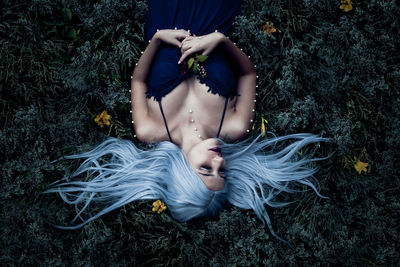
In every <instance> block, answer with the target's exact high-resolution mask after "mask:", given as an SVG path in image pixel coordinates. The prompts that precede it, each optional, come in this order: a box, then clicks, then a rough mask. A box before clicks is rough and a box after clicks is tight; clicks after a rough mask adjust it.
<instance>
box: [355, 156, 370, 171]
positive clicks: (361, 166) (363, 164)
mask: <svg viewBox="0 0 400 267" xmlns="http://www.w3.org/2000/svg"><path fill="white" fill-rule="evenodd" d="M367 167H368V163H366V162H362V161H361V160H359V159H357V163H356V164H354V169H356V171H357V172H358V174H361V172H362V171H363V172H367Z"/></svg>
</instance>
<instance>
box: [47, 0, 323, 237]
mask: <svg viewBox="0 0 400 267" xmlns="http://www.w3.org/2000/svg"><path fill="white" fill-rule="evenodd" d="M227 6H229V7H231V8H230V9H228V10H227V9H226V7H227ZM239 13H240V1H238V0H234V1H232V0H230V1H179V0H175V1H149V13H148V16H147V20H146V35H147V37H148V40H149V44H148V46H147V48H146V49H145V51H144V52H143V53H142V56H141V58H140V59H139V61H138V62H137V64H136V67H135V70H134V72H133V76H132V80H131V102H132V119H133V120H132V123H133V126H134V130H135V133H136V135H137V138H138V140H139V141H141V142H145V143H156V145H155V146H154V148H153V149H150V150H142V149H140V148H138V147H137V146H135V145H134V143H133V142H131V141H128V140H118V139H115V138H110V139H108V140H106V141H105V142H103V143H102V144H100V145H99V146H98V147H97V148H95V149H94V150H92V151H90V152H87V153H83V154H80V155H74V156H69V157H67V158H69V159H85V161H84V162H83V163H82V165H81V166H80V167H79V168H78V170H77V171H76V172H75V173H74V174H73V175H72V177H73V178H74V179H70V177H68V178H64V179H63V180H60V181H57V182H56V183H54V184H52V186H53V187H52V188H51V189H49V190H48V191H47V192H58V193H59V194H60V195H61V197H62V198H63V200H64V201H65V202H67V203H69V204H73V205H75V206H76V210H77V215H76V217H75V218H74V219H73V220H72V225H70V226H62V227H61V226H58V227H60V228H65V229H77V228H80V227H82V226H83V225H84V224H86V223H88V222H90V221H92V220H94V219H96V218H98V217H99V216H101V215H103V214H105V213H107V212H110V211H112V210H114V209H117V208H119V207H121V206H123V205H125V204H127V203H130V202H132V201H136V200H146V199H161V200H162V201H164V202H165V203H166V205H167V207H168V209H169V211H170V213H171V215H172V216H173V217H174V218H175V219H177V220H179V221H182V222H185V221H188V220H190V219H193V218H196V217H203V216H206V217H211V216H214V215H215V214H217V213H218V212H219V211H220V210H221V209H222V207H223V205H224V204H225V203H226V202H230V203H231V204H233V205H235V206H237V207H240V208H243V209H252V210H254V212H255V213H256V214H257V216H258V217H259V218H260V219H261V220H262V221H263V222H265V223H267V225H268V227H269V229H270V230H271V233H272V234H273V235H274V236H276V237H277V238H278V239H280V240H282V241H284V240H283V239H281V238H280V237H278V236H277V235H276V234H275V232H274V230H273V229H272V226H271V222H270V219H269V216H268V214H267V212H266V209H265V204H267V205H268V206H270V207H281V206H283V205H286V204H288V203H282V202H279V201H276V198H275V197H276V196H277V195H278V194H280V193H281V192H288V193H292V192H298V191H302V190H304V187H303V185H307V186H309V187H311V188H312V189H313V190H314V191H315V192H316V193H317V194H318V195H319V196H321V195H320V194H319V193H318V192H317V190H316V188H315V187H314V185H313V184H312V183H311V181H310V180H309V179H310V178H311V177H312V175H313V174H314V173H315V172H316V169H313V168H309V167H308V166H309V165H310V163H311V162H312V161H315V160H318V159H307V158H304V157H303V158H300V157H299V156H298V152H299V151H300V150H301V149H302V148H304V147H305V146H306V145H308V144H310V143H315V142H321V141H327V139H325V138H321V137H318V136H316V135H313V134H293V135H288V136H282V137H274V138H271V139H263V140H259V138H256V139H255V140H253V141H251V140H244V141H241V142H238V141H240V140H242V139H243V138H244V137H245V136H246V134H247V133H248V132H249V130H250V129H251V127H252V123H253V118H254V113H255V109H256V107H255V105H256V89H257V76H256V70H255V67H254V66H253V64H252V62H251V61H250V60H249V57H248V56H247V55H246V54H245V53H244V52H243V51H242V50H241V49H239V48H238V47H237V46H236V45H235V44H234V43H233V42H231V41H230V39H229V38H228V37H227V34H228V33H229V30H230V29H231V27H232V22H233V20H234V18H235V16H236V15H238V14H239ZM284 140H293V142H291V143H290V144H288V145H286V146H285V147H282V146H280V149H279V150H278V149H276V145H277V144H280V143H282V141H284ZM89 204H95V205H97V206H98V207H101V210H100V211H99V212H98V213H97V214H95V215H94V216H91V217H89V218H84V216H83V215H84V213H83V212H84V211H85V210H86V209H87V208H88V207H89ZM78 219H80V220H81V222H79V223H77V220H78ZM284 242H286V241H284ZM286 243H287V242H286Z"/></svg>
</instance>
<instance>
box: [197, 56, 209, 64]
mask: <svg viewBox="0 0 400 267" xmlns="http://www.w3.org/2000/svg"><path fill="white" fill-rule="evenodd" d="M196 58H197V60H198V61H199V62H204V61H206V60H207V58H208V56H205V55H198V56H196Z"/></svg>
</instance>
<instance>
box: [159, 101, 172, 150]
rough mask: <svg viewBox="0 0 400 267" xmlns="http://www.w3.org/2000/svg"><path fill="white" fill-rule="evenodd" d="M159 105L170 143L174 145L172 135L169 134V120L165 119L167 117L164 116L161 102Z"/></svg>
mask: <svg viewBox="0 0 400 267" xmlns="http://www.w3.org/2000/svg"><path fill="white" fill-rule="evenodd" d="M158 105H159V106H160V110H161V115H162V117H163V119H164V124H165V128H166V129H167V133H168V137H169V141H171V143H173V142H172V138H171V134H170V133H169V129H168V125H167V120H166V119H165V116H164V111H163V108H162V105H161V100H159V101H158Z"/></svg>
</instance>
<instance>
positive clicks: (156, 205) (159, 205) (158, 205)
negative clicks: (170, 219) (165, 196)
mask: <svg viewBox="0 0 400 267" xmlns="http://www.w3.org/2000/svg"><path fill="white" fill-rule="evenodd" d="M166 209H167V206H165V204H164V203H163V202H162V201H161V200H159V199H158V200H156V201H154V202H153V208H152V211H154V212H157V213H158V214H160V213H161V212H163V211H164V210H166Z"/></svg>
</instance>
